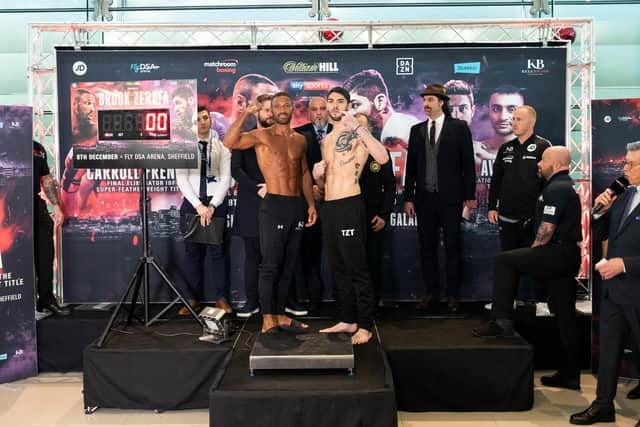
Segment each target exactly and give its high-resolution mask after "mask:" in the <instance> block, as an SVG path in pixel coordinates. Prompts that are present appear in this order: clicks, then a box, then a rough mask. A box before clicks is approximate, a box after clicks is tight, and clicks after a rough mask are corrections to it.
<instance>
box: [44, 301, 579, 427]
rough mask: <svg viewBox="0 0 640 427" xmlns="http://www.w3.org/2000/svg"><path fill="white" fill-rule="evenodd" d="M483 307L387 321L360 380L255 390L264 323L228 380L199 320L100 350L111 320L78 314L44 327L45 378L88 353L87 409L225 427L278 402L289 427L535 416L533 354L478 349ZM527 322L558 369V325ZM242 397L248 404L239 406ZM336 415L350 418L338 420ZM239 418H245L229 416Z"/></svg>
mask: <svg viewBox="0 0 640 427" xmlns="http://www.w3.org/2000/svg"><path fill="white" fill-rule="evenodd" d="M482 305H483V304H478V303H467V304H463V313H464V314H458V315H457V316H456V317H455V318H447V314H446V309H444V310H435V311H433V312H429V313H424V312H419V311H415V310H414V307H415V303H400V304H397V305H394V306H393V307H387V308H385V309H383V310H382V311H381V312H380V313H379V315H378V321H377V325H378V327H379V330H380V335H381V339H382V346H380V343H378V342H377V341H376V343H375V344H371V345H366V346H362V347H357V348H356V353H355V356H356V358H355V363H356V367H355V375H354V377H352V378H350V377H348V374H347V373H346V371H310V372H305V371H302V372H286V371H256V377H254V378H250V377H249V353H250V351H251V348H252V345H253V343H254V340H255V337H256V332H257V331H258V325H259V321H260V317H259V316H253V318H251V320H250V321H249V322H248V323H247V324H246V325H245V329H244V330H243V332H242V334H241V336H239V338H238V340H237V342H236V344H235V345H236V348H235V349H234V350H233V362H232V363H231V364H230V365H229V366H228V370H227V371H226V373H225V369H227V362H231V359H232V348H231V347H232V345H231V343H227V344H225V345H222V346H221V345H215V344H210V343H202V342H199V341H198V337H199V336H200V334H201V330H200V329H199V326H198V325H197V324H196V323H195V321H193V320H192V319H175V320H171V321H168V322H166V321H165V322H162V323H159V324H158V325H156V326H155V327H152V328H150V329H144V328H142V327H135V328H131V329H128V328H124V327H120V328H116V331H114V332H113V333H112V334H111V335H110V337H109V340H108V341H107V345H106V346H105V348H103V349H97V348H95V347H94V346H91V345H90V344H91V343H92V342H94V341H95V340H96V339H97V338H98V337H99V335H100V333H101V332H102V330H103V328H104V326H105V324H106V322H107V320H108V316H109V312H105V311H79V310H76V311H75V312H74V314H73V315H72V316H69V317H48V318H46V319H43V320H40V321H38V323H37V326H38V351H39V354H38V358H39V365H40V370H41V371H70V370H80V369H82V368H83V366H82V363H83V362H82V360H83V359H82V357H83V354H82V349H83V348H85V347H86V351H85V352H84V363H85V366H84V373H85V402H86V406H87V407H111V408H136V409H158V410H166V409H185V408H206V407H208V406H209V407H210V408H213V409H215V408H216V407H218V408H220V407H222V406H224V405H227V406H226V407H225V409H224V411H223V412H222V413H223V414H225V416H224V417H222V419H216V418H217V416H216V415H215V414H220V412H217V411H214V412H212V420H214V419H215V420H216V427H220V426H223V425H225V423H227V422H228V423H229V424H226V425H232V424H233V425H234V427H235V424H234V423H231V421H230V420H235V421H234V422H236V424H237V423H240V425H242V423H244V422H245V421H247V422H248V420H254V419H256V418H255V417H258V418H257V420H258V421H257V423H258V425H263V422H264V419H263V418H261V417H260V416H259V414H262V412H260V411H262V410H260V411H258V412H256V411H255V410H253V411H252V410H251V407H252V405H253V403H254V402H255V403H256V404H258V405H266V404H267V402H268V403H269V406H266V407H269V408H272V406H273V405H271V402H270V401H269V399H268V398H267V396H278V399H276V400H277V403H276V404H275V406H273V409H272V410H271V411H270V413H269V416H270V418H271V419H273V420H277V424H282V423H284V420H285V418H286V419H289V420H291V423H292V424H291V425H293V424H295V425H304V423H309V425H314V426H315V425H318V422H320V421H318V420H319V419H324V417H325V416H326V413H325V412H330V413H340V414H342V412H344V411H347V409H348V411H347V412H348V413H351V412H352V411H353V409H352V408H351V405H352V404H353V403H354V402H357V405H358V408H364V407H365V406H366V407H367V408H368V407H369V406H371V407H374V406H375V409H374V410H373V412H371V413H369V409H367V410H366V411H365V410H359V409H356V410H355V412H353V417H354V418H345V419H344V420H337V419H336V420H332V421H331V422H327V425H331V427H336V426H334V425H333V424H338V425H342V423H344V425H348V424H350V423H351V424H354V423H355V425H357V422H358V421H357V420H358V419H360V418H358V417H369V416H370V415H371V414H376V413H378V415H376V416H377V417H378V418H379V419H381V420H384V422H385V423H388V422H391V423H393V422H392V420H393V419H395V418H391V417H392V416H391V415H390V414H395V401H396V400H397V406H398V408H399V409H400V410H406V411H433V410H447V411H456V410H461V411H465V410H476V411H479V410H491V411H507V410H525V409H528V408H530V406H531V404H532V392H533V383H532V369H533V362H532V360H533V359H532V358H533V356H532V354H533V352H532V347H531V346H530V345H528V344H526V343H525V342H524V341H523V340H479V339H476V338H473V337H472V336H471V330H472V329H473V327H474V326H475V325H477V324H478V323H479V322H480V320H477V319H480V318H484V317H487V315H488V311H486V310H484V309H482ZM441 308H442V307H441ZM315 314H316V316H315V317H305V318H302V319H303V320H305V321H309V322H311V323H312V325H313V326H314V327H316V328H319V327H322V326H325V325H329V324H331V323H332V322H331V321H330V320H329V318H330V317H331V315H332V314H333V310H332V305H331V304H326V305H325V307H324V309H323V311H322V312H320V313H315ZM474 319H475V320H474ZM515 320H516V322H515V325H516V330H517V331H518V332H519V333H520V334H521V335H522V336H523V337H524V338H526V339H527V341H529V343H531V345H533V347H534V348H535V367H536V369H555V368H557V366H558V364H557V363H556V361H557V359H558V355H559V351H560V345H559V339H558V332H557V327H556V325H555V320H554V318H553V317H537V318H536V317H534V316H532V315H531V313H524V312H519V311H516V317H515ZM236 323H237V326H242V325H243V323H242V322H239V321H236ZM578 325H579V329H580V331H579V332H580V341H581V345H582V347H583V367H584V368H587V367H588V366H589V354H590V351H589V345H590V317H589V316H579V317H578ZM120 331H123V332H120ZM184 334H186V335H184ZM294 344H295V343H294ZM87 346H88V347H87ZM381 348H382V349H383V350H381ZM385 352H386V356H384V357H383V356H382V355H383V354H385ZM387 360H388V362H387ZM389 367H390V368H389ZM392 371H393V376H391V372H392ZM223 374H224V380H222V375H223ZM211 385H213V386H214V387H213V389H212V390H211V393H210V390H209V387H210V386H211ZM394 390H395V393H396V395H395V399H396V400H393V393H394ZM272 391H275V394H273V393H272ZM209 393H210V394H209ZM237 396H241V398H239V400H236V397H237ZM242 396H244V397H242ZM390 396H391V398H390ZM223 402H224V403H223ZM363 402H364V403H363ZM300 405H303V406H300ZM334 405H338V406H337V407H338V408H340V409H339V410H337V411H334V410H333V409H332V408H333V407H334ZM363 405H364V406H363ZM230 407H233V408H234V410H233V411H229V410H228V408H230ZM256 407H258V406H256ZM260 407H262V406H260ZM293 408H295V409H293ZM298 408H304V410H303V409H298ZM290 411H293V412H290ZM309 414H311V415H309ZM380 414H382V415H380ZM236 417H237V418H239V419H236ZM393 417H395V415H393ZM339 418H343V417H339ZM362 419H363V420H364V418H362ZM354 420H356V421H354ZM370 421H371V420H370V419H369V418H366V422H365V423H364V424H363V425H378V424H376V421H371V422H370ZM363 422H364V421H363ZM221 423H222V424H221ZM274 423H275V421H274ZM321 423H322V422H321ZM321 425H324V424H321Z"/></svg>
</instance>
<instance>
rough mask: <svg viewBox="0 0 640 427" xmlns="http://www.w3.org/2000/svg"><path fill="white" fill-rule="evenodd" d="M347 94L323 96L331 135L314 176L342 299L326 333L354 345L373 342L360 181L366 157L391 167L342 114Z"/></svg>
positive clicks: (354, 121) (374, 142)
mask: <svg viewBox="0 0 640 427" xmlns="http://www.w3.org/2000/svg"><path fill="white" fill-rule="evenodd" d="M350 105H351V104H350V99H349V92H347V91H346V90H345V89H343V88H341V87H335V88H333V89H331V90H330V91H329V94H328V96H327V108H328V109H329V116H330V117H331V120H332V121H333V130H332V131H331V133H329V135H327V137H326V138H325V139H324V140H323V142H322V158H323V160H322V161H321V162H318V163H316V164H315V165H314V168H313V176H314V178H315V179H316V182H317V183H318V185H320V186H321V187H324V192H325V204H324V207H323V209H322V220H323V226H322V234H323V237H324V244H325V245H326V248H327V251H328V252H327V253H328V258H329V264H330V266H331V273H332V275H333V279H334V282H335V285H336V286H337V287H338V292H339V295H340V304H339V320H340V322H339V323H337V324H336V325H334V326H332V327H330V328H327V329H323V330H321V331H320V332H325V333H340V332H345V333H350V334H353V336H352V337H351V342H352V343H353V344H364V343H366V342H368V341H369V340H370V339H371V337H372V333H371V330H372V327H373V311H374V291H373V286H372V284H371V278H370V276H369V269H368V267H367V247H366V235H367V227H368V225H367V219H366V212H365V205H364V201H363V199H362V196H361V195H360V185H359V184H358V179H359V178H360V174H361V173H362V168H363V167H364V164H365V163H366V161H367V157H368V156H369V154H371V156H372V157H373V158H374V159H375V160H376V161H377V162H378V163H380V164H385V163H386V162H388V161H389V156H388V154H387V150H386V149H385V147H384V146H383V145H382V144H381V143H380V142H379V141H378V140H376V139H375V138H374V137H373V136H372V135H371V133H369V131H368V130H367V128H366V127H365V126H362V125H361V124H360V123H359V122H358V120H357V119H355V118H354V117H353V116H352V115H350V114H345V112H346V111H347V110H348V109H349V108H350Z"/></svg>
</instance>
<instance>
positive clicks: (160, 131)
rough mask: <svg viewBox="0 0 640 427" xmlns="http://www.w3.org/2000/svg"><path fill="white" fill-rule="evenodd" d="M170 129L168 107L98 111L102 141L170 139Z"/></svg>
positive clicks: (99, 131)
mask: <svg viewBox="0 0 640 427" xmlns="http://www.w3.org/2000/svg"><path fill="white" fill-rule="evenodd" d="M170 130H171V129H170V117H169V109H166V108H157V109H140V110H100V111H98V139H99V140H101V141H131V140H168V139H170V135H171V133H170Z"/></svg>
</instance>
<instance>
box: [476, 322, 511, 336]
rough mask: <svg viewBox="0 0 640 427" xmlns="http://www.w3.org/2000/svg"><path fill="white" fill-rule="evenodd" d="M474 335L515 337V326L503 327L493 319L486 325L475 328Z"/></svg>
mask: <svg viewBox="0 0 640 427" xmlns="http://www.w3.org/2000/svg"><path fill="white" fill-rule="evenodd" d="M473 336H476V337H479V338H513V337H515V334H514V333H513V327H511V328H503V327H502V326H500V325H499V324H498V323H497V322H496V321H495V320H491V321H489V322H488V323H487V324H485V325H484V326H480V327H479V328H475V329H474V330H473Z"/></svg>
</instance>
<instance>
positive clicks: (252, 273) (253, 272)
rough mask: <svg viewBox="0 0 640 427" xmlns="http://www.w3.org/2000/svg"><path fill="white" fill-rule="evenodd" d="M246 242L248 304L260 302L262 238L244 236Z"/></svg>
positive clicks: (245, 261) (245, 271)
mask: <svg viewBox="0 0 640 427" xmlns="http://www.w3.org/2000/svg"><path fill="white" fill-rule="evenodd" d="M242 241H243V242H244V292H245V294H246V296H247V304H248V305H251V306H254V305H257V304H258V295H259V294H258V277H259V273H258V271H259V266H260V262H261V260H262V256H261V255H260V238H258V237H246V236H242Z"/></svg>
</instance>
